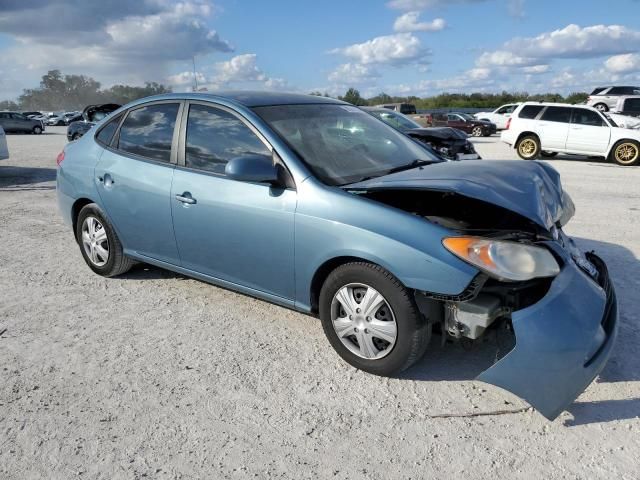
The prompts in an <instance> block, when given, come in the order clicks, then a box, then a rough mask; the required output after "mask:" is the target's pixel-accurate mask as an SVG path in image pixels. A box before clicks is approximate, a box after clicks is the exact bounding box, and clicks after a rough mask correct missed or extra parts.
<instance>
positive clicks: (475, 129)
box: [471, 127, 482, 137]
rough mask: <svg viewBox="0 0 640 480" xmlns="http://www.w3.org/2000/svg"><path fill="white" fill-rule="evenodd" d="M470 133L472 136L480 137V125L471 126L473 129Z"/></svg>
mask: <svg viewBox="0 0 640 480" xmlns="http://www.w3.org/2000/svg"><path fill="white" fill-rule="evenodd" d="M471 135H473V136H474V137H481V136H482V127H473V130H472V131H471Z"/></svg>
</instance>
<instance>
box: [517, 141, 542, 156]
mask: <svg viewBox="0 0 640 480" xmlns="http://www.w3.org/2000/svg"><path fill="white" fill-rule="evenodd" d="M516 151H517V152H518V156H519V157H520V158H521V159H523V160H535V159H536V158H538V155H539V154H540V140H538V137H536V136H534V135H527V136H525V137H522V138H521V139H520V140H518V143H517V144H516Z"/></svg>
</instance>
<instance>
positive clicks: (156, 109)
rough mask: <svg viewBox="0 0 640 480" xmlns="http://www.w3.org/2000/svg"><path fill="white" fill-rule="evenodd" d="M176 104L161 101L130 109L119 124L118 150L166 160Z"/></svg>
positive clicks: (175, 113) (169, 157)
mask: <svg viewBox="0 0 640 480" xmlns="http://www.w3.org/2000/svg"><path fill="white" fill-rule="evenodd" d="M178 106H179V105H178V104H177V103H161V104H155V105H149V106H147V107H142V108H137V109H135V110H131V111H130V112H129V114H128V115H127V118H125V119H124V122H123V123H122V127H120V136H119V140H118V149H119V150H122V151H124V152H129V153H133V154H134V155H140V156H142V157H147V158H152V159H154V160H159V161H161V162H169V161H170V159H171V143H172V140H173V129H174V127H175V125H176V116H177V114H178Z"/></svg>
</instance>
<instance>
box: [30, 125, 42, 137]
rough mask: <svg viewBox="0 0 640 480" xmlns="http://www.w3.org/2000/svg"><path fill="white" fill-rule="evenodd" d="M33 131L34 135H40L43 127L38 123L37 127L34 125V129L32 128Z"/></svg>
mask: <svg viewBox="0 0 640 480" xmlns="http://www.w3.org/2000/svg"><path fill="white" fill-rule="evenodd" d="M31 132H32V133H33V134H34V135H40V134H41V133H42V127H39V126H37V125H36V126H35V127H33V130H31Z"/></svg>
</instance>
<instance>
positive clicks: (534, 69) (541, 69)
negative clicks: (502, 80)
mask: <svg viewBox="0 0 640 480" xmlns="http://www.w3.org/2000/svg"><path fill="white" fill-rule="evenodd" d="M550 69H551V66H550V65H532V66H530V67H524V68H523V69H522V71H523V72H524V73H528V74H530V75H540V74H542V73H547V72H548V71H549V70H550Z"/></svg>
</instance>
